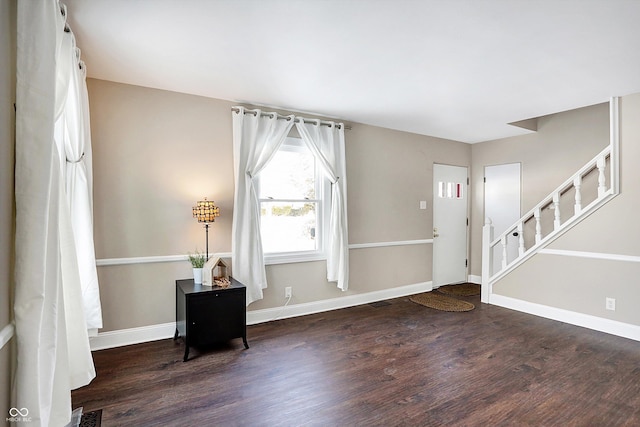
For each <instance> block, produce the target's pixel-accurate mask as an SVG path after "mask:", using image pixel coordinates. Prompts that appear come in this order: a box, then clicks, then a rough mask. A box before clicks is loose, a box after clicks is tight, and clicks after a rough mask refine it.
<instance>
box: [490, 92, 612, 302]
mask: <svg viewBox="0 0 640 427" xmlns="http://www.w3.org/2000/svg"><path fill="white" fill-rule="evenodd" d="M610 105H611V143H610V144H609V146H607V147H606V148H605V149H604V150H602V151H601V152H600V153H598V154H597V155H596V156H595V157H594V158H593V159H591V160H590V161H589V162H587V163H586V164H585V165H584V166H583V167H582V168H581V169H580V170H579V171H578V172H576V173H575V174H574V175H573V176H571V177H570V178H569V179H567V180H566V181H565V182H563V183H562V184H561V185H560V186H558V187H557V188H556V189H555V190H554V191H552V192H551V193H550V194H549V195H548V196H547V197H545V198H544V199H542V201H541V202H540V203H538V204H537V205H536V206H534V207H533V208H532V209H531V210H530V211H529V212H527V213H526V214H524V215H523V216H522V217H521V218H520V219H519V220H518V221H516V222H515V223H514V224H512V225H511V226H510V227H509V228H507V229H506V230H505V232H504V233H502V234H501V235H499V236H497V237H495V238H494V232H493V225H492V223H491V219H490V218H486V220H485V225H484V227H483V230H482V302H485V303H489V302H490V295H491V293H492V285H493V284H494V283H495V282H496V281H498V280H499V279H500V278H502V277H503V276H504V275H506V274H507V273H508V272H510V271H512V270H513V269H514V268H516V267H517V266H519V265H520V264H522V263H523V262H524V261H526V260H527V259H528V258H530V257H531V256H533V255H534V254H535V253H536V252H538V251H539V250H540V249H542V248H543V247H545V246H546V245H548V244H549V243H551V242H552V241H553V240H555V239H556V238H557V237H559V236H560V235H562V234H563V233H564V232H566V231H567V230H569V229H570V228H571V227H573V226H574V225H575V224H577V223H578V222H580V221H581V220H582V219H584V218H586V217H587V216H588V215H589V214H591V213H592V212H594V211H595V210H597V209H598V208H599V207H600V206H602V205H603V204H605V203H606V202H607V201H608V200H609V199H611V198H612V197H613V196H615V195H616V194H617V193H618V179H619V173H618V163H619V162H618V100H617V98H614V99H612V101H611V104H610ZM607 171H608V172H609V181H608V183H609V185H608V186H607ZM585 200H587V202H586V205H585ZM571 208H573V209H571ZM515 248H517V250H516V249H515ZM494 260H499V262H495V263H494Z"/></svg>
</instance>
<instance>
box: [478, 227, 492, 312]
mask: <svg viewBox="0 0 640 427" xmlns="http://www.w3.org/2000/svg"><path fill="white" fill-rule="evenodd" d="M492 241H493V224H492V223H491V219H490V218H486V219H485V222H484V226H483V227H482V288H481V295H480V300H481V301H482V302H484V303H486V304H488V303H489V296H490V295H491V289H490V285H489V278H490V277H491V268H492V267H493V251H492V250H491V242H492Z"/></svg>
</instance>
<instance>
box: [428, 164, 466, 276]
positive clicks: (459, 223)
mask: <svg viewBox="0 0 640 427" xmlns="http://www.w3.org/2000/svg"><path fill="white" fill-rule="evenodd" d="M467 177H468V171H467V168H466V167H461V166H447V165H438V164H434V165H433V279H432V280H433V286H434V287H438V286H441V285H447V284H450V283H461V282H465V281H466V280H467V227H468V223H467V203H468V197H467V192H468V191H467V190H468V189H469V187H468V184H467V182H468V181H467Z"/></svg>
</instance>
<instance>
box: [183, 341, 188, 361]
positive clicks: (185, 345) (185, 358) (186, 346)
mask: <svg viewBox="0 0 640 427" xmlns="http://www.w3.org/2000/svg"><path fill="white" fill-rule="evenodd" d="M187 360H189V346H188V345H187V343H186V342H185V343H184V358H183V359H182V361H183V362H186V361H187Z"/></svg>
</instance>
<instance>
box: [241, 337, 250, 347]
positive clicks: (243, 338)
mask: <svg viewBox="0 0 640 427" xmlns="http://www.w3.org/2000/svg"><path fill="white" fill-rule="evenodd" d="M242 342H243V343H244V348H245V349H248V348H249V343H247V337H242Z"/></svg>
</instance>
